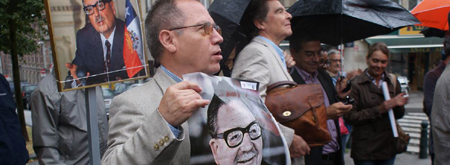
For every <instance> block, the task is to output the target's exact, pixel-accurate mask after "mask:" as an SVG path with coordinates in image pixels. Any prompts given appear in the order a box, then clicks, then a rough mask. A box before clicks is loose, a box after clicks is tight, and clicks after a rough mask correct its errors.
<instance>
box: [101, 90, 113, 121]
mask: <svg viewBox="0 0 450 165" xmlns="http://www.w3.org/2000/svg"><path fill="white" fill-rule="evenodd" d="M102 91H103V101H104V102H105V110H106V116H108V117H109V107H110V106H111V101H112V99H113V98H114V97H115V96H116V94H115V93H114V92H113V91H112V90H111V89H109V88H102Z"/></svg>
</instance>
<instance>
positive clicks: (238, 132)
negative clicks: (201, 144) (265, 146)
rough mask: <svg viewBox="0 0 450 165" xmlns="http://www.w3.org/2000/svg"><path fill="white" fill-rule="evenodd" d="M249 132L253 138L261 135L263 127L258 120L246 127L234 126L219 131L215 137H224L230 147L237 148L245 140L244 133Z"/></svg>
mask: <svg viewBox="0 0 450 165" xmlns="http://www.w3.org/2000/svg"><path fill="white" fill-rule="evenodd" d="M245 133H248V136H249V137H250V139H251V140H256V139H258V138H259V137H261V134H262V129H261V126H260V125H259V124H258V123H257V122H255V121H254V122H251V123H250V124H249V125H248V126H247V127H246V128H233V129H230V130H227V131H225V132H224V133H219V134H217V135H216V137H214V138H218V139H224V140H225V142H226V143H227V145H228V147H230V148H235V147H237V146H239V145H241V143H242V141H243V140H244V134H245Z"/></svg>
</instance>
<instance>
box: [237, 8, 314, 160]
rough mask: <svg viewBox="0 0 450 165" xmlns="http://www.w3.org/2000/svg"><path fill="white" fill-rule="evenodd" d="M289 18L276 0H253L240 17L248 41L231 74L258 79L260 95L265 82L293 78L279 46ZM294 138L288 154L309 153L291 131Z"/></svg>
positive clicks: (264, 91) (307, 148) (288, 26)
mask: <svg viewBox="0 0 450 165" xmlns="http://www.w3.org/2000/svg"><path fill="white" fill-rule="evenodd" d="M291 18H292V16H291V15H290V14H289V13H288V12H286V10H285V8H284V6H283V5H282V4H281V3H280V2H279V1H270V0H263V1H261V0H252V1H251V2H250V4H249V6H248V7H247V10H246V12H245V13H244V16H243V18H242V20H241V24H242V27H243V28H244V33H245V34H246V36H247V40H248V41H250V43H249V44H248V45H247V46H246V47H245V48H244V49H243V50H242V51H241V52H240V53H239V55H238V56H237V59H236V61H235V64H234V66H233V71H232V74H231V76H232V77H233V78H238V79H243V80H252V81H257V82H259V89H258V91H259V94H260V96H261V97H262V98H263V99H265V96H266V89H267V86H268V85H271V84H273V83H275V82H278V81H287V80H289V81H292V78H291V76H290V75H289V73H288V72H287V67H286V64H285V59H284V54H283V51H282V50H281V49H280V48H279V47H278V45H279V44H280V43H281V41H283V40H284V39H285V38H286V37H288V36H290V35H291V34H292V30H291V23H290V19H291ZM293 139H294V140H293V142H292V145H291V148H290V151H291V157H301V156H303V155H305V154H307V153H309V150H310V149H309V147H308V145H307V144H306V142H305V141H304V140H303V139H302V138H301V137H300V136H298V135H293ZM294 146H295V147H294Z"/></svg>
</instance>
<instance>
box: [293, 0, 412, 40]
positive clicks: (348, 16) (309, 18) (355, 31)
mask: <svg viewBox="0 0 450 165" xmlns="http://www.w3.org/2000/svg"><path fill="white" fill-rule="evenodd" d="M288 12H289V13H291V15H292V17H293V18H292V20H291V25H292V30H293V31H294V33H295V32H296V31H298V30H300V31H309V32H313V33H316V34H317V35H318V36H319V38H320V40H321V42H323V43H326V44H330V45H334V46H336V45H339V44H342V43H346V42H351V41H355V40H358V39H364V38H367V37H371V36H375V35H381V34H387V33H390V32H392V31H395V30H398V29H399V28H401V27H405V26H409V25H414V24H418V23H420V22H419V21H418V20H417V19H416V18H415V17H414V16H413V15H411V13H409V12H408V11H407V10H406V9H405V8H403V7H402V6H400V5H399V4H397V3H394V2H392V1H390V0H299V1H297V2H296V3H294V4H293V5H292V6H291V7H290V8H289V9H288Z"/></svg>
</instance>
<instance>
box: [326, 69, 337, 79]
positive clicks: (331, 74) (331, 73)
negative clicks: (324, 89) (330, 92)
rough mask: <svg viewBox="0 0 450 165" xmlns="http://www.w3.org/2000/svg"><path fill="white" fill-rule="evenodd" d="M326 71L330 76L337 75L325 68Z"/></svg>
mask: <svg viewBox="0 0 450 165" xmlns="http://www.w3.org/2000/svg"><path fill="white" fill-rule="evenodd" d="M326 71H327V73H328V74H329V75H330V76H331V77H336V76H337V74H334V73H333V72H331V71H330V70H328V69H327V70H326Z"/></svg>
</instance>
